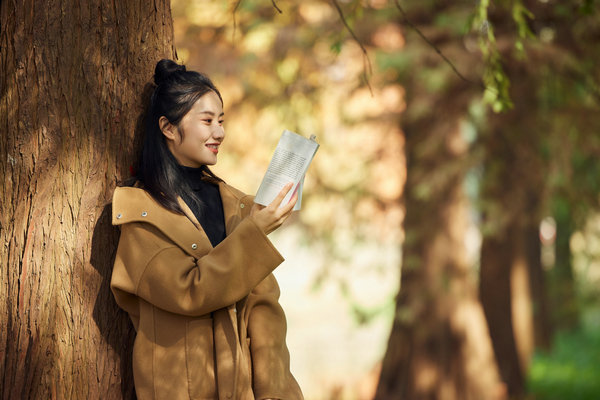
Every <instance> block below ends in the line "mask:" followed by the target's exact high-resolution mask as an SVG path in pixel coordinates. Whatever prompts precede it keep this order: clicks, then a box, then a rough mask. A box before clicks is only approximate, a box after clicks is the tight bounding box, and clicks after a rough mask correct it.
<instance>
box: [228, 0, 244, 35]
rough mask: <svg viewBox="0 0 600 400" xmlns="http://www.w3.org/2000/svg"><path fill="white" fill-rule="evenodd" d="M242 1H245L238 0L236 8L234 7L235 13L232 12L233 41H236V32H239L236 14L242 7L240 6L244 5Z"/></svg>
mask: <svg viewBox="0 0 600 400" xmlns="http://www.w3.org/2000/svg"><path fill="white" fill-rule="evenodd" d="M242 1H243V0H237V1H236V3H235V6H234V7H233V11H232V14H233V34H232V35H231V36H232V38H231V39H232V40H234V39H235V32H236V30H237V20H236V19H235V13H236V12H237V10H238V8H239V7H240V5H241V4H242Z"/></svg>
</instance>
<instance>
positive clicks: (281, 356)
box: [246, 274, 303, 400]
mask: <svg viewBox="0 0 600 400" xmlns="http://www.w3.org/2000/svg"><path fill="white" fill-rule="evenodd" d="M279 293H280V291H279V285H278V284H277V280H276V279H275V276H273V274H269V275H268V276H267V278H266V279H264V280H263V281H262V282H261V283H260V284H259V285H258V286H256V287H255V288H254V289H253V290H252V292H251V293H250V295H249V296H248V299H247V302H246V306H247V310H248V315H249V316H248V336H249V337H250V353H251V355H252V371H253V389H254V395H255V397H256V399H285V400H288V399H290V400H299V399H303V396H302V391H301V390H300V386H299V385H298V383H297V382H296V379H295V378H294V377H293V376H292V373H291V372H290V354H289V351H288V348H287V345H286V342H285V336H286V331H287V324H286V320H285V314H284V312H283V309H282V308H281V305H280V304H279V301H278V300H279Z"/></svg>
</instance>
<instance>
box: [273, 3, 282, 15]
mask: <svg viewBox="0 0 600 400" xmlns="http://www.w3.org/2000/svg"><path fill="white" fill-rule="evenodd" d="M271 3H273V7H275V9H276V10H277V12H278V13H279V14H283V11H281V9H280V8H279V7H277V3H275V0H271Z"/></svg>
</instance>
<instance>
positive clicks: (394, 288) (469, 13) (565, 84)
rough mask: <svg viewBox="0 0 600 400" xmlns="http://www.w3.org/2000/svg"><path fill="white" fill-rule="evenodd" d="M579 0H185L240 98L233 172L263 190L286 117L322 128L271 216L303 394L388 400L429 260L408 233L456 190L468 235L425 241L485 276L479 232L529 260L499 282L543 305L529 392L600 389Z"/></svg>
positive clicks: (458, 219) (192, 57)
mask: <svg viewBox="0 0 600 400" xmlns="http://www.w3.org/2000/svg"><path fill="white" fill-rule="evenodd" d="M481 3H486V4H487V2H481ZM568 3H569V4H566V3H565V2H558V1H553V0H540V1H531V2H499V3H498V4H497V5H496V6H495V7H491V8H486V9H485V10H484V9H482V8H481V7H480V6H479V5H478V4H480V3H479V2H477V3H475V2H472V1H458V2H445V1H420V2H417V1H406V2H402V5H403V7H400V3H398V2H395V1H385V0H362V1H355V0H346V1H343V0H339V1H338V2H335V1H333V2H331V1H317V0H304V1H301V2H295V1H283V0H282V1H279V2H276V3H272V2H269V1H262V0H261V1H259V0H244V1H236V2H228V1H213V0H172V12H173V17H174V29H175V41H176V50H177V54H178V58H179V60H180V61H181V62H183V63H185V64H186V65H187V67H188V68H189V69H193V70H198V71H202V72H205V73H207V74H208V75H209V76H210V77H211V78H212V79H213V81H214V82H215V83H216V85H217V87H218V88H219V89H220V91H221V93H222V95H223V99H224V102H225V120H226V123H225V128H226V135H227V136H226V140H225V144H224V145H223V147H222V152H221V153H220V155H219V163H218V165H217V166H216V167H215V168H214V170H215V172H216V173H217V174H218V175H219V176H221V177H222V178H224V179H225V180H226V181H227V182H228V183H230V184H232V185H234V186H236V187H238V188H240V189H241V190H244V191H246V192H248V193H254V192H255V191H256V189H257V188H258V185H259V183H260V180H261V178H262V175H263V174H264V171H265V169H266V166H267V165H268V162H269V159H270V157H271V155H272V152H273V149H274V147H275V145H276V143H277V140H278V139H279V136H280V134H281V132H282V131H283V129H289V130H292V131H295V132H298V133H300V134H302V135H304V136H306V137H308V136H310V135H312V134H315V135H316V136H317V140H318V141H319V143H320V145H321V147H320V149H319V151H318V153H317V156H316V158H315V159H314V161H313V163H312V165H311V167H310V169H309V172H308V175H307V177H306V181H305V189H304V196H303V202H302V210H301V211H300V212H299V213H296V214H295V215H294V216H293V218H291V221H289V223H286V225H285V226H284V227H283V228H282V229H280V230H278V231H277V232H275V233H274V234H272V239H273V241H274V242H275V244H276V246H277V247H278V248H279V249H280V251H281V252H282V254H283V255H284V256H285V258H286V261H285V263H284V264H283V265H282V266H281V267H279V268H278V270H277V271H276V275H277V277H278V280H279V283H280V286H281V289H282V297H281V302H282V304H283V307H284V309H285V310H286V313H287V317H288V324H289V332H288V345H289V348H290V351H291V355H292V370H293V372H294V374H295V375H296V377H297V379H298V380H299V382H300V384H301V386H302V387H303V390H304V392H305V395H306V397H307V399H370V398H373V396H374V394H375V390H376V386H377V382H378V379H379V374H380V370H381V365H382V360H383V358H384V354H385V353H386V349H387V348H388V338H389V336H390V331H391V329H392V325H393V321H394V316H398V311H397V309H396V307H397V304H396V303H397V302H396V298H397V295H398V291H399V289H400V282H401V279H400V277H401V271H402V267H403V264H404V265H407V263H411V265H412V264H415V265H416V267H417V268H421V267H422V268H425V267H424V264H426V263H428V262H433V261H428V260H430V259H429V258H427V257H421V258H418V259H414V258H407V252H406V248H407V247H406V246H407V243H409V245H411V246H415V244H414V243H415V242H419V243H420V241H422V242H423V243H424V244H423V246H426V245H427V243H428V240H430V239H431V241H433V238H434V237H436V236H435V232H436V229H438V228H444V227H440V226H431V225H432V224H434V225H435V223H432V222H431V221H432V220H431V219H428V215H427V210H438V209H440V210H446V209H452V208H448V207H449V204H450V205H452V207H455V206H456V207H458V208H457V209H460V210H461V211H460V212H453V213H451V215H449V216H448V217H447V218H445V219H444V220H443V221H444V222H443V224H444V225H445V228H448V229H449V231H453V232H454V231H456V232H458V233H457V235H456V236H457V238H456V240H455V241H454V242H453V243H454V244H453V246H454V247H453V248H450V250H448V249H447V248H446V249H444V248H441V247H438V248H437V250H436V248H433V250H431V253H430V254H433V255H434V256H436V257H443V256H445V255H446V254H447V252H452V253H456V254H460V260H461V261H460V263H462V264H464V265H465V266H466V269H465V271H467V275H468V279H469V280H471V281H472V282H474V283H473V284H474V287H477V285H478V282H479V279H480V274H482V273H484V268H483V266H484V265H487V264H485V260H486V258H485V257H486V254H487V257H490V253H489V251H488V252H487V253H486V252H485V251H482V247H483V248H484V249H486V248H491V249H494V251H495V254H492V255H491V257H492V259H494V260H496V261H497V264H498V266H497V268H498V269H499V270H502V271H507V270H508V271H509V272H507V273H508V274H509V275H510V271H515V270H516V269H515V268H516V267H515V265H516V264H518V260H520V259H522V260H525V261H523V262H524V263H525V264H527V265H526V266H527V268H526V269H527V271H528V275H527V276H528V278H527V279H528V282H529V284H528V285H527V284H526V285H521V286H519V285H518V284H515V283H514V282H516V280H515V279H516V278H515V279H513V281H512V282H513V284H512V286H510V290H504V291H503V289H502V287H500V286H498V288H497V290H498V291H499V292H498V293H500V295H499V296H496V295H495V293H494V294H492V292H489V291H488V292H486V293H490V294H492V295H493V296H496V297H502V296H503V295H504V296H508V297H507V298H509V299H512V301H513V307H514V304H525V305H522V309H523V310H525V314H527V313H529V314H527V315H529V319H530V323H529V325H528V324H527V323H525V324H524V325H519V326H520V327H522V326H525V328H524V329H525V330H518V329H517V328H518V327H519V326H517V325H518V324H516V323H515V326H516V327H515V337H516V340H517V342H518V343H517V345H518V347H519V352H520V353H519V354H520V355H521V364H520V365H521V367H522V369H523V371H524V373H525V377H524V379H525V389H524V390H525V392H526V393H527V396H529V398H538V399H576V398H580V399H592V398H597V397H596V396H597V394H598V393H600V383H598V381H600V379H599V378H600V307H599V305H600V296H599V295H600V289H599V288H600V286H599V284H600V213H599V208H598V206H599V204H598V200H599V194H600V166H599V165H598V162H597V160H598V156H599V155H600V135H599V131H598V128H599V127H600V117H599V115H600V112H599V111H600V110H599V107H598V104H599V99H600V96H599V90H598V84H597V82H599V81H600V73H599V71H598V68H597V65H598V59H599V58H600V52H598V51H597V50H598V48H597V43H598V40H600V30H599V28H598V26H600V24H599V22H600V21H599V18H598V12H597V10H596V7H597V4H596V3H595V2H594V1H574V2H568ZM336 7H339V9H338V8H336ZM519 7H521V8H519ZM484 11H485V12H487V13H488V14H482V13H483V12H484ZM340 12H342V14H340ZM341 15H343V17H342V16H341ZM345 24H348V27H350V30H349V29H347V27H346V26H345ZM492 27H493V28H494V30H492ZM415 28H416V29H415ZM421 35H423V36H425V37H426V38H427V40H428V41H429V43H428V42H427V41H425V40H423V37H422V36H421ZM594 49H595V50H594ZM437 50H440V51H441V52H442V53H443V54H444V56H445V57H447V58H448V60H449V61H450V62H451V64H452V66H450V65H449V63H447V62H445V61H444V60H443V59H442V57H440V55H439V54H438V53H437ZM365 52H366V56H365ZM478 82H483V84H484V85H485V87H486V88H487V89H485V88H484V86H482V84H479V83H478ZM410 176H412V178H410ZM407 177H408V178H407ZM407 193H409V195H410V196H412V197H410V196H408V197H407ZM407 199H408V200H407ZM419 202H424V203H419ZM408 204H412V205H413V206H414V205H415V204H416V205H417V208H419V206H418V205H419V204H426V207H425V206H424V207H423V208H422V209H421V210H416V209H415V208H414V207H413V208H412V209H411V208H410V206H408ZM423 211H425V212H423ZM411 212H412V213H413V215H419V216H420V217H419V218H418V219H417V220H416V221H415V218H416V217H415V218H413V221H412V222H407V221H406V219H405V216H406V215H410V214H411ZM432 232H433V233H432ZM519 235H522V236H519ZM411 238H412V239H411ZM487 238H489V240H491V242H486V240H488V239H487ZM511 238H512V239H514V238H517V239H516V240H517V242H514V241H513V242H511V243H512V245H511V246H512V247H511V246H509V247H501V245H502V243H505V242H506V241H507V240H508V241H510V239H511ZM411 240H412V241H411ZM494 240H495V242H494ZM486 243H490V244H489V245H488V246H487V247H486ZM515 243H520V244H522V245H521V247H519V246H518V245H515ZM403 250H405V254H404V255H403V254H402V253H403ZM524 254H525V255H524ZM527 254H529V255H528V256H527ZM410 255H411V257H413V256H414V252H413V251H412V250H411V252H410ZM520 257H521V258H520ZM434 258H435V257H434ZM407 260H408V261H407ZM515 260H516V261H515ZM513 278H514V276H513ZM427 279H436V278H435V277H433V278H427ZM401 293H402V292H401ZM410 293H412V292H410ZM511 296H512V297H511ZM523 299H524V300H523ZM519 302H524V303H519ZM488 304H489V303H488ZM488 310H489V309H488ZM513 312H514V310H513ZM515 318H516V317H515ZM522 343H525V344H522ZM523 354H525V358H526V359H525V361H523V356H522V355H523ZM490 390H491V389H490Z"/></svg>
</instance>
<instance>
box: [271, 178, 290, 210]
mask: <svg viewBox="0 0 600 400" xmlns="http://www.w3.org/2000/svg"><path fill="white" fill-rule="evenodd" d="M292 186H293V184H292V183H291V182H290V183H288V184H286V185H285V186H284V187H283V189H281V191H280V192H279V194H278V195H277V197H275V199H273V201H272V202H271V204H269V207H271V206H273V208H275V209H278V208H279V206H280V205H281V202H282V201H283V199H284V198H285V196H286V195H287V194H288V192H289V191H290V189H291V188H292Z"/></svg>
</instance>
